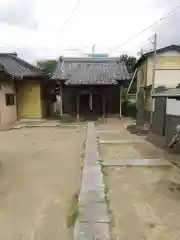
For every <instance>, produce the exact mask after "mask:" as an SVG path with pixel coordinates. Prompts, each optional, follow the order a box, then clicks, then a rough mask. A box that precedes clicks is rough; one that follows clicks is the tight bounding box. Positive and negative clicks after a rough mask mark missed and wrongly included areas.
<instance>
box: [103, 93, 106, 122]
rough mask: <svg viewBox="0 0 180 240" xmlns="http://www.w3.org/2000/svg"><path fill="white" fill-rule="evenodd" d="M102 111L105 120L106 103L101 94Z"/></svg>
mask: <svg viewBox="0 0 180 240" xmlns="http://www.w3.org/2000/svg"><path fill="white" fill-rule="evenodd" d="M102 110H103V118H105V117H106V102H105V97H104V94H102Z"/></svg>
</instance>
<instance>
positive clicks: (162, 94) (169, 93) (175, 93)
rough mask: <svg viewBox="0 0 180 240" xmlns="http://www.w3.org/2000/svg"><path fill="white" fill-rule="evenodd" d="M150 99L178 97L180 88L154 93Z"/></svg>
mask: <svg viewBox="0 0 180 240" xmlns="http://www.w3.org/2000/svg"><path fill="white" fill-rule="evenodd" d="M152 97H154V98H156V97H170V98H171V97H180V88H173V89H168V90H167V91H164V92H160V93H155V94H153V95H152Z"/></svg>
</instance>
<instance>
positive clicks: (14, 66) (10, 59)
mask: <svg viewBox="0 0 180 240" xmlns="http://www.w3.org/2000/svg"><path fill="white" fill-rule="evenodd" d="M0 66H2V67H3V68H4V71H5V72H7V73H8V74H10V75H11V76H13V77H17V78H22V77H35V76H43V72H42V71H41V70H40V69H39V68H37V67H35V66H33V65H31V64H29V63H27V62H26V61H24V60H22V59H20V58H18V57H17V56H16V55H14V54H8V53H0Z"/></svg>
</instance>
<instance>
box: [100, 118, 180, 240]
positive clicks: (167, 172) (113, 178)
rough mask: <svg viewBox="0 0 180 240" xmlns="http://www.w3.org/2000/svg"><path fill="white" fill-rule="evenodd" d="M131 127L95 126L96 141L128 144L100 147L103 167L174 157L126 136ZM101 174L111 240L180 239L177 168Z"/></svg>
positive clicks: (119, 123)
mask: <svg viewBox="0 0 180 240" xmlns="http://www.w3.org/2000/svg"><path fill="white" fill-rule="evenodd" d="M115 121H116V123H115V124H114V122H115ZM132 123H133V122H131V120H129V119H128V120H126V119H123V120H121V121H118V120H109V121H107V123H106V124H97V133H98V134H99V137H100V141H103V140H117V139H121V140H123V139H125V140H128V139H129V141H131V143H129V144H127V143H126V144H107V143H106V144H100V154H101V158H102V159H103V160H104V161H105V162H106V163H110V162H111V160H112V159H134V158H140V159H143V158H158V159H159V158H160V159H168V160H171V159H172V158H174V157H177V156H174V155H171V154H165V153H164V151H163V150H161V149H158V148H156V147H155V146H154V145H152V144H151V143H149V142H147V141H146V140H145V138H144V137H141V136H137V135H132V134H130V133H129V132H128V131H127V130H126V127H127V125H129V124H132ZM140 139H141V141H139V140H140ZM132 140H133V141H134V143H132ZM137 140H138V141H139V142H138V141H137ZM104 171H105V173H106V174H105V176H104V179H105V184H106V188H107V200H108V209H109V214H110V219H111V232H112V236H113V240H132V239H133V240H141V239H142V240H152V239H153V240H161V239H162V240H179V239H180V204H179V202H180V169H179V168H177V167H175V166H173V165H172V166H170V167H158V166H155V167H148V166H144V167H137V166H135V167H133V166H132V167H116V168H115V167H105V169H104Z"/></svg>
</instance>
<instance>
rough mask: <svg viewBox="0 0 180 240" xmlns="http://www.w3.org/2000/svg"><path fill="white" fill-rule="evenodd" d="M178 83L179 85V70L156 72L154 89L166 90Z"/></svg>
mask: <svg viewBox="0 0 180 240" xmlns="http://www.w3.org/2000/svg"><path fill="white" fill-rule="evenodd" d="M179 68H180V66H179ZM178 83H180V69H179V70H156V72H155V87H158V86H165V87H167V88H175V87H176V86H177V85H178Z"/></svg>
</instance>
